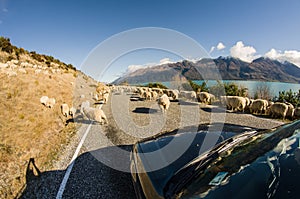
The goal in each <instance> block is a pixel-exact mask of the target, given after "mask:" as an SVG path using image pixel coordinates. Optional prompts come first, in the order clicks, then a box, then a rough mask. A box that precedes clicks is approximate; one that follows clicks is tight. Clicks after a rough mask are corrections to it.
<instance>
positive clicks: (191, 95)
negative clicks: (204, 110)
mask: <svg viewBox="0 0 300 199" xmlns="http://www.w3.org/2000/svg"><path fill="white" fill-rule="evenodd" d="M180 96H181V97H184V98H186V99H187V100H192V101H193V100H196V98H197V94H196V92H195V91H180Z"/></svg>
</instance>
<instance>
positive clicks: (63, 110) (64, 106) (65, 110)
mask: <svg viewBox="0 0 300 199" xmlns="http://www.w3.org/2000/svg"><path fill="white" fill-rule="evenodd" d="M60 110H61V113H62V114H63V116H65V117H68V116H69V113H70V108H69V106H68V104H65V103H64V104H62V105H60Z"/></svg>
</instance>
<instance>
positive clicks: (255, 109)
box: [250, 99, 268, 114]
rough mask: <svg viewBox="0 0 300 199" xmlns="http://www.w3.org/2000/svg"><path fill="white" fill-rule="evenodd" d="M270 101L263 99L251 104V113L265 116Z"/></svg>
mask: <svg viewBox="0 0 300 199" xmlns="http://www.w3.org/2000/svg"><path fill="white" fill-rule="evenodd" d="M267 106H268V101H267V100H263V99H256V100H254V101H253V102H252V103H251V106H250V113H254V114H257V113H260V114H263V112H265V111H266V110H267Z"/></svg>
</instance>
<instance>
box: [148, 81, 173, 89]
mask: <svg viewBox="0 0 300 199" xmlns="http://www.w3.org/2000/svg"><path fill="white" fill-rule="evenodd" d="M145 86H146V87H149V88H162V89H167V88H168V87H166V86H165V85H163V84H162V83H158V82H155V83H151V82H150V83H148V84H146V85H145Z"/></svg>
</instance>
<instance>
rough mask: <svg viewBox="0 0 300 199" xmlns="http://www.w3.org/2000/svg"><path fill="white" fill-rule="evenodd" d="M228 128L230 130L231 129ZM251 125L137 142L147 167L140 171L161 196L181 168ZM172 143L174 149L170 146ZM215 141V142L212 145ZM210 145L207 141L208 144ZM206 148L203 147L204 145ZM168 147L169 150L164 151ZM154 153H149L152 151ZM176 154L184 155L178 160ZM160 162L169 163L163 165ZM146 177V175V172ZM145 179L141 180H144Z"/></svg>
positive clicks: (248, 129)
mask: <svg viewBox="0 0 300 199" xmlns="http://www.w3.org/2000/svg"><path fill="white" fill-rule="evenodd" d="M227 130H228V129H227ZM251 130H253V129H250V128H245V127H243V128H239V129H238V130H237V129H235V131H234V132H233V131H223V132H209V133H208V131H207V130H204V131H198V132H184V133H179V134H177V135H169V136H162V137H159V138H156V139H151V140H147V141H144V142H139V143H137V144H135V146H134V151H136V152H137V153H138V154H139V155H138V156H139V159H140V161H141V162H142V164H143V169H142V170H141V171H139V172H143V173H144V174H145V173H146V172H147V173H146V177H147V178H148V179H147V181H150V182H151V184H152V186H153V188H154V189H155V191H156V192H157V193H158V194H159V195H163V188H164V187H165V185H166V183H167V182H168V181H169V180H170V178H171V177H172V176H173V175H174V173H176V172H177V171H178V170H179V169H180V168H182V167H183V166H184V165H186V164H187V163H188V162H190V161H192V160H193V159H194V158H196V157H198V156H199V155H200V154H201V153H203V152H205V151H207V150H209V149H210V148H211V147H213V146H214V145H215V144H218V143H220V142H222V141H224V140H226V139H228V138H230V137H232V136H235V135H237V133H241V132H245V131H251ZM204 140H206V141H205V142H206V143H208V142H210V146H211V147H210V148H209V147H208V148H205V146H204V147H203V141H204ZM170 144H172V145H173V146H172V147H171V148H167V147H168V145H170ZM211 144H212V145H211ZM206 145H207V144H206ZM201 147H202V148H201ZM164 149H165V150H164ZM153 152H154V153H155V154H153V155H149V154H151V153H153ZM174 154H181V155H180V156H178V157H176V159H175V160H174V159H173V157H174V156H176V155H174ZM159 165H165V166H164V167H163V168H160V169H158V170H157V168H159V167H160V166H159ZM143 178H145V175H143ZM142 180H143V179H141V181H142Z"/></svg>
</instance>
